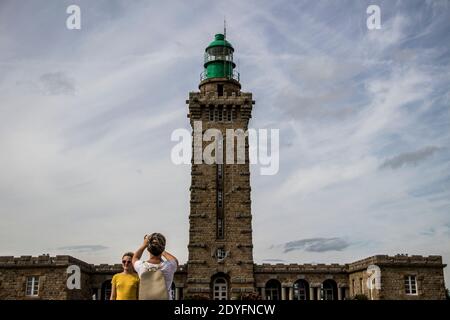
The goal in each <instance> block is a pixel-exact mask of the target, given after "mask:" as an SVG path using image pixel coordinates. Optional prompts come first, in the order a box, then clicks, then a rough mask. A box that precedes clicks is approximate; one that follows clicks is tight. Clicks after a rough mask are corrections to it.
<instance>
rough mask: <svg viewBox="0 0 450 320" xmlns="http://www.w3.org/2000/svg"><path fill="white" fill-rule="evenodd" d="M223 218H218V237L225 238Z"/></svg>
mask: <svg viewBox="0 0 450 320" xmlns="http://www.w3.org/2000/svg"><path fill="white" fill-rule="evenodd" d="M223 224H224V223H223V218H219V219H217V238H218V239H223V237H224V233H225V232H224V225H223Z"/></svg>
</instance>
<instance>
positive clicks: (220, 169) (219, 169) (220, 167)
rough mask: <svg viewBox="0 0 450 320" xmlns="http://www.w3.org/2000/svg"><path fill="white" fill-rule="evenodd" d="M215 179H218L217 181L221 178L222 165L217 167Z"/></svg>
mask: <svg viewBox="0 0 450 320" xmlns="http://www.w3.org/2000/svg"><path fill="white" fill-rule="evenodd" d="M217 178H218V179H219V181H220V180H222V178H223V164H218V165H217Z"/></svg>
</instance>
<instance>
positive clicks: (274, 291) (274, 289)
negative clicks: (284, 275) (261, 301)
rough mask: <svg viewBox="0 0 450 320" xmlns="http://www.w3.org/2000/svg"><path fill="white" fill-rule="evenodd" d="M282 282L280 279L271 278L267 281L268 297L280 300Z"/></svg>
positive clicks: (268, 298)
mask: <svg viewBox="0 0 450 320" xmlns="http://www.w3.org/2000/svg"><path fill="white" fill-rule="evenodd" d="M280 292H281V283H280V281H278V280H275V279H271V280H269V281H267V283H266V299H267V300H280V299H281V297H280Z"/></svg>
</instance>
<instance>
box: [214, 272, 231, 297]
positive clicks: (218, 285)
mask: <svg viewBox="0 0 450 320" xmlns="http://www.w3.org/2000/svg"><path fill="white" fill-rule="evenodd" d="M213 299H214V300H227V299H228V282H227V279H225V277H217V278H215V279H214V281H213Z"/></svg>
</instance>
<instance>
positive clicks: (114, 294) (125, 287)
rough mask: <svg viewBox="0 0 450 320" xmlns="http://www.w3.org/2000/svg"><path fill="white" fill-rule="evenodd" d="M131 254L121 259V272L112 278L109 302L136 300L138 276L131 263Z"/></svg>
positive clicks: (126, 254) (128, 253)
mask: <svg viewBox="0 0 450 320" xmlns="http://www.w3.org/2000/svg"><path fill="white" fill-rule="evenodd" d="M132 259H133V252H127V253H125V254H124V255H123V257H122V268H123V272H121V273H116V274H115V275H114V276H113V278H112V281H111V283H112V288H111V289H112V290H111V298H110V299H111V300H137V299H138V292H139V276H138V275H137V273H136V272H135V271H134V268H133V265H132V263H131V261H132Z"/></svg>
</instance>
